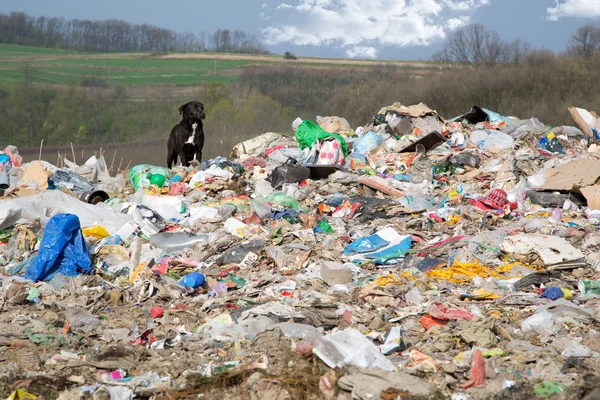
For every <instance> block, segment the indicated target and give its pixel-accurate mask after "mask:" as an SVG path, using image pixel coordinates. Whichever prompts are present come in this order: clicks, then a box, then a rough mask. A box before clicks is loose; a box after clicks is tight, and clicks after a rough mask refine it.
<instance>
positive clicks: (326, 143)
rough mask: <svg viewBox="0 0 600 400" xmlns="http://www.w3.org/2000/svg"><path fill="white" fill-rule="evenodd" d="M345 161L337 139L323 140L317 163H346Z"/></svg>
mask: <svg viewBox="0 0 600 400" xmlns="http://www.w3.org/2000/svg"><path fill="white" fill-rule="evenodd" d="M344 161H345V159H344V153H343V152H342V148H341V145H340V142H339V141H337V140H335V139H331V140H323V142H322V143H321V147H320V149H319V157H318V158H317V165H344Z"/></svg>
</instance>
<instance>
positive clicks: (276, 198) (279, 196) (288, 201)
mask: <svg viewBox="0 0 600 400" xmlns="http://www.w3.org/2000/svg"><path fill="white" fill-rule="evenodd" d="M267 201H268V202H269V203H275V204H279V205H280V206H284V207H287V208H291V209H294V210H296V211H299V210H300V208H302V207H301V206H300V203H298V200H296V199H294V198H293V197H291V196H288V195H287V194H285V193H281V192H275V193H273V194H272V195H270V196H269V197H267Z"/></svg>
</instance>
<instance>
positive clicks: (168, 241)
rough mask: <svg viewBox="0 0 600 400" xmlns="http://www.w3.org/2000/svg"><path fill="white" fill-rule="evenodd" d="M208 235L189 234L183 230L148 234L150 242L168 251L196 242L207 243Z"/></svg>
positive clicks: (184, 247)
mask: <svg viewBox="0 0 600 400" xmlns="http://www.w3.org/2000/svg"><path fill="white" fill-rule="evenodd" d="M208 239H209V238H208V235H190V234H188V233H185V232H163V233H157V234H156V235H152V236H150V244H151V245H152V246H154V247H158V248H160V249H162V250H164V251H166V252H168V253H170V252H174V251H180V250H183V249H187V248H189V247H192V246H194V245H195V244H197V243H207V242H208Z"/></svg>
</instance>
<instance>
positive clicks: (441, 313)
mask: <svg viewBox="0 0 600 400" xmlns="http://www.w3.org/2000/svg"><path fill="white" fill-rule="evenodd" d="M427 312H429V314H431V316H432V317H433V318H437V319H439V320H442V321H449V320H457V319H465V320H467V321H471V320H472V319H473V318H475V316H474V315H473V314H471V313H470V312H468V311H466V310H461V309H459V308H448V307H447V306H446V305H445V304H443V303H440V302H436V303H433V304H432V305H431V306H430V307H429V310H427Z"/></svg>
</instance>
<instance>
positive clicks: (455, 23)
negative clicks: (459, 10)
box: [447, 17, 469, 31]
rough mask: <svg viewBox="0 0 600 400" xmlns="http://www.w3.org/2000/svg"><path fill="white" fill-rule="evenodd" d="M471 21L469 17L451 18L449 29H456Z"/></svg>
mask: <svg viewBox="0 0 600 400" xmlns="http://www.w3.org/2000/svg"><path fill="white" fill-rule="evenodd" d="M468 23H469V17H460V18H450V19H449V20H448V24H447V26H448V29H450V30H451V31H455V30H457V29H458V28H460V27H463V26H465V25H467V24H468Z"/></svg>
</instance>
